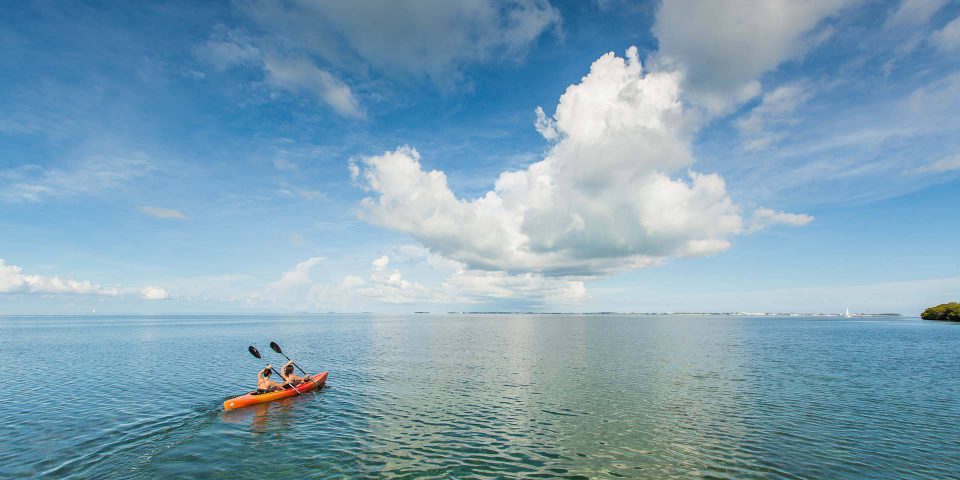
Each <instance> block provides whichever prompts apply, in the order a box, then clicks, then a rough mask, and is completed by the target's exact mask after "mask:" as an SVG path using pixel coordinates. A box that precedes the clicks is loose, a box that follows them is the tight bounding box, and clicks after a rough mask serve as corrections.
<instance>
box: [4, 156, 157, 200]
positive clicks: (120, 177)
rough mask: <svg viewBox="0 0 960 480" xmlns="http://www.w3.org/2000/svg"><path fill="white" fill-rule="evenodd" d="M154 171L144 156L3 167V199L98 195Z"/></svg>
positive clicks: (92, 158)
mask: <svg viewBox="0 0 960 480" xmlns="http://www.w3.org/2000/svg"><path fill="white" fill-rule="evenodd" d="M150 170H152V166H151V164H150V162H148V161H147V160H146V159H145V158H141V157H137V156H133V157H126V158H122V157H120V158H117V157H90V158H85V159H82V160H79V161H77V162H74V163H71V164H69V165H66V166H63V167H49V166H39V165H23V166H20V167H14V168H9V169H4V170H0V199H2V200H4V201H7V202H41V201H44V200H48V199H64V198H71V197H76V196H82V195H98V194H101V193H104V192H106V191H109V190H111V189H114V188H118V187H121V186H123V185H125V184H127V183H129V182H130V181H132V180H134V179H136V178H138V177H140V176H142V175H145V174H146V173H148V172H150Z"/></svg>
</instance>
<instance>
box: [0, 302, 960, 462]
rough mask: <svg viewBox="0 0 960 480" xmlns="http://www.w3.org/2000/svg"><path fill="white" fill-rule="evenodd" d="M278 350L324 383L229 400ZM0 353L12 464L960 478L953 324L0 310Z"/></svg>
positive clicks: (1, 447) (3, 456) (958, 362)
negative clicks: (247, 400) (292, 392)
mask: <svg viewBox="0 0 960 480" xmlns="http://www.w3.org/2000/svg"><path fill="white" fill-rule="evenodd" d="M270 340H276V341H278V342H279V343H280V344H281V345H282V346H283V348H284V351H285V352H287V353H289V354H292V355H293V356H294V358H295V359H296V360H298V363H300V364H301V365H302V366H304V367H305V368H308V369H309V370H318V369H325V370H329V371H330V378H329V380H328V387H327V388H325V389H323V390H322V391H321V392H319V393H316V394H310V395H305V396H302V397H298V398H291V399H289V400H285V401H281V402H276V403H272V404H267V405H264V406H260V407H251V408H248V409H243V410H238V411H234V412H224V411H223V410H222V408H221V405H222V402H223V400H224V399H226V398H227V397H231V396H235V395H238V394H240V393H243V392H244V391H246V390H247V389H249V387H251V386H253V384H254V382H255V375H256V373H255V372H256V371H257V370H258V369H259V368H261V367H262V366H263V362H259V361H256V360H255V359H254V358H253V357H250V356H249V355H248V354H247V352H246V347H247V345H249V344H254V345H256V346H257V347H259V349H260V351H261V352H263V354H264V355H265V356H267V357H268V359H270V360H271V361H272V362H273V363H274V364H279V363H281V360H282V359H281V358H279V357H278V356H276V355H274V354H273V352H271V351H270V350H269V347H268V346H267V345H268V343H269V342H270ZM0 359H2V361H3V367H4V369H5V373H6V379H7V382H6V388H4V389H3V390H2V392H0V427H2V431H3V436H2V443H0V478H11V477H36V476H45V477H49V478H161V477H168V478H169V477H205V478H237V477H262V476H273V477H286V478H304V477H316V478H334V477H342V476H349V477H362V476H366V477H373V476H398V477H406V478H414V477H515V478H537V477H543V478H608V477H626V478H650V479H661V478H691V477H693V478H737V479H752V478H791V479H795V478H816V479H826V478H829V479H869V478H891V479H893V478H896V479H908V478H929V479H947V478H960V455H957V451H958V447H960V368H957V367H958V366H960V324H949V323H938V322H925V321H920V320H917V319H836V318H833V319H824V318H795V317H788V318H741V317H678V316H612V315H611V316H587V315H584V316H555V315H544V316H494V315H491V316H466V315H464V316H446V315H431V316H425V315H417V316H347V315H342V316H275V317H248V316H233V317H228V316H222V317H220V316H218V317H186V316H183V317H181V316H175V317H174V316H164V317H112V316H111V317H5V318H0ZM28 379H29V380H28Z"/></svg>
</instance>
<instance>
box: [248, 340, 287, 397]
mask: <svg viewBox="0 0 960 480" xmlns="http://www.w3.org/2000/svg"><path fill="white" fill-rule="evenodd" d="M247 351H248V352H250V355H253V356H254V357H257V358H259V359H261V360H262V359H263V357H262V356H260V351H259V350H257V347H254V346H253V345H250V346H249V347H247ZM277 375H280V372H279V371H278V372H277ZM280 379H281V380H283V375H280ZM283 384H284V385H290V384H289V383H287V382H286V381H284V382H283ZM290 388H293V391H294V392H297V395H300V390H297V389H296V388H294V386H293V385H290Z"/></svg>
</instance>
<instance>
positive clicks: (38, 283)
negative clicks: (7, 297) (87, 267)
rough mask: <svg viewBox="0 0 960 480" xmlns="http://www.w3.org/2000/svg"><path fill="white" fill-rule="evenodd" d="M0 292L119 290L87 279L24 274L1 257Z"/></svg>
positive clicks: (106, 293) (100, 292) (115, 292)
mask: <svg viewBox="0 0 960 480" xmlns="http://www.w3.org/2000/svg"><path fill="white" fill-rule="evenodd" d="M0 293H33V294H77V295H102V296H115V295H119V294H120V293H121V291H120V289H118V288H112V287H102V286H100V285H98V284H96V283H92V282H88V281H79V280H69V279H62V278H60V277H44V276H41V275H25V274H24V273H23V269H22V268H20V267H18V266H16V265H8V264H7V263H6V262H5V261H4V260H3V259H0Z"/></svg>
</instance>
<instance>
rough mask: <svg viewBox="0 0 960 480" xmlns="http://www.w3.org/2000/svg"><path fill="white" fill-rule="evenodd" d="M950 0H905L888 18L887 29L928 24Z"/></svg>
mask: <svg viewBox="0 0 960 480" xmlns="http://www.w3.org/2000/svg"><path fill="white" fill-rule="evenodd" d="M947 2H949V0H903V1H902V2H900V6H899V7H897V10H896V11H894V12H893V14H892V15H890V17H889V18H887V21H886V23H885V24H884V26H885V27H887V28H897V27H916V26H920V25H923V24H925V23H927V22H928V21H929V20H930V17H931V16H933V14H934V13H937V11H938V10H940V9H941V8H943V7H944V6H945V5H946V4H947Z"/></svg>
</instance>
